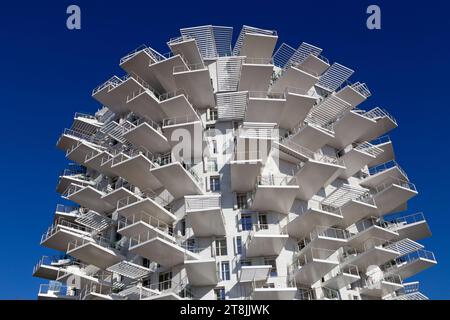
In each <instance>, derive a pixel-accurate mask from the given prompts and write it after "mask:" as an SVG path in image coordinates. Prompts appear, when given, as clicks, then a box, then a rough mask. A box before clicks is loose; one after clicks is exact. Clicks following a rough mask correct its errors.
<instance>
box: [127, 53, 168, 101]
mask: <svg viewBox="0 0 450 320" xmlns="http://www.w3.org/2000/svg"><path fill="white" fill-rule="evenodd" d="M165 59H166V57H164V56H163V55H161V54H160V53H158V52H157V51H155V50H153V49H152V48H150V47H147V46H145V45H141V46H140V47H138V48H137V49H135V50H133V51H132V52H130V53H128V54H127V55H125V56H124V57H123V58H121V59H120V67H121V68H122V69H124V70H125V71H126V72H127V73H129V74H137V75H138V76H139V77H141V78H142V79H144V81H145V82H147V83H148V84H149V85H150V86H151V87H153V88H155V89H156V90H158V91H161V92H162V91H163V90H164V88H163V87H162V86H161V84H160V83H159V81H158V79H157V78H156V76H155V75H154V74H153V72H152V70H151V69H150V68H149V66H150V65H151V64H154V63H156V62H158V61H163V60H165Z"/></svg>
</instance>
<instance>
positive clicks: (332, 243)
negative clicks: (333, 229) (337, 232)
mask: <svg viewBox="0 0 450 320" xmlns="http://www.w3.org/2000/svg"><path fill="white" fill-rule="evenodd" d="M346 244H347V239H340V238H335V237H327V236H323V235H320V236H317V237H316V238H315V239H313V240H311V242H310V243H308V245H307V247H308V248H320V249H326V250H328V251H336V250H337V249H339V248H340V247H343V246H345V245H346Z"/></svg>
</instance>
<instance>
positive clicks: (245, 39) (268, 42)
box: [233, 25, 278, 59]
mask: <svg viewBox="0 0 450 320" xmlns="http://www.w3.org/2000/svg"><path fill="white" fill-rule="evenodd" d="M277 40H278V35H277V32H276V31H275V30H265V29H260V28H255V27H251V26H245V25H244V26H243V27H242V29H241V32H240V34H239V37H238V39H237V40H236V44H235V46H234V49H233V54H234V55H236V56H246V57H254V58H266V59H267V58H270V57H272V53H273V50H274V49H275V45H276V43H277Z"/></svg>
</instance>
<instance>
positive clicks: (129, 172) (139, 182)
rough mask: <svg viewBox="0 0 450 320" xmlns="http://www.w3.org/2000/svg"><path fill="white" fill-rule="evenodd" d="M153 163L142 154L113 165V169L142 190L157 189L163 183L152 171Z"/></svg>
mask: <svg viewBox="0 0 450 320" xmlns="http://www.w3.org/2000/svg"><path fill="white" fill-rule="evenodd" d="M151 167H152V163H151V161H150V160H148V159H147V157H145V156H144V155H142V154H140V155H137V156H134V157H133V158H130V159H127V160H125V161H122V162H119V163H116V164H114V165H112V167H111V169H112V170H114V172H116V173H117V175H119V176H121V177H122V178H124V179H125V180H127V181H128V182H129V183H131V184H133V185H135V186H137V187H139V189H141V190H146V189H151V190H157V189H159V188H161V183H160V182H159V181H158V179H157V178H156V177H155V176H154V175H153V174H152V173H151V171H150V168H151Z"/></svg>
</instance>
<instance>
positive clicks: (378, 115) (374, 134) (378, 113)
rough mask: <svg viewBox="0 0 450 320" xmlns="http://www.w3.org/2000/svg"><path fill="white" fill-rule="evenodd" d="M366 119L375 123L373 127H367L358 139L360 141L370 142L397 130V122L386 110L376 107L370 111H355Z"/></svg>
mask: <svg viewBox="0 0 450 320" xmlns="http://www.w3.org/2000/svg"><path fill="white" fill-rule="evenodd" d="M355 112H358V113H359V114H360V115H362V116H363V117H364V118H366V119H370V120H372V121H375V125H374V126H370V127H367V128H366V130H365V132H364V133H363V134H362V135H361V136H360V137H359V139H358V140H360V141H371V140H373V139H376V138H378V137H380V136H383V135H385V134H387V133H388V132H389V131H391V130H393V129H395V128H397V121H396V120H395V118H394V117H393V116H392V115H390V114H389V113H388V112H387V111H386V110H384V109H381V108H379V107H376V108H374V109H372V110H370V111H367V112H366V111H362V110H357V111H356V110H355Z"/></svg>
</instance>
